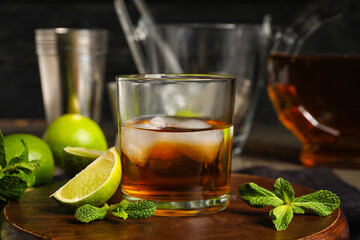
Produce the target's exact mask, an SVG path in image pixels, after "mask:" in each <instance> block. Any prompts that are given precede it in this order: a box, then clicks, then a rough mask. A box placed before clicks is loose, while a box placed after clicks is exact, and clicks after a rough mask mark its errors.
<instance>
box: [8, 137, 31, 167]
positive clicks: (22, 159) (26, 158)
mask: <svg viewBox="0 0 360 240" xmlns="http://www.w3.org/2000/svg"><path fill="white" fill-rule="evenodd" d="M21 143H22V144H23V146H24V151H23V152H22V153H21V155H20V156H19V157H14V158H13V159H11V160H10V161H9V163H8V164H7V166H13V165H16V164H18V163H28V162H29V149H28V147H27V145H26V143H25V142H24V140H22V139H21Z"/></svg>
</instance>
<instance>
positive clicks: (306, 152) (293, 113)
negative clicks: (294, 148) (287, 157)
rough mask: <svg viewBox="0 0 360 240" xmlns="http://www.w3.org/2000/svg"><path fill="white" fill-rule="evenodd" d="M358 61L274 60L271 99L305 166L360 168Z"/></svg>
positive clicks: (331, 58)
mask: <svg viewBox="0 0 360 240" xmlns="http://www.w3.org/2000/svg"><path fill="white" fill-rule="evenodd" d="M359 68H360V56H337V55H298V56H291V55H286V54H272V55H271V56H270V58H269V69H270V72H269V84H268V93H269V96H270V98H271V100H272V102H273V104H274V107H275V109H276V111H277V113H278V116H279V119H280V121H281V122H282V123H283V124H284V126H286V127H287V128H288V129H289V130H290V131H292V132H293V133H294V134H295V135H296V136H297V137H298V138H299V139H300V140H301V141H302V142H303V144H304V145H303V146H304V147H303V151H302V154H301V161H302V163H303V164H305V165H307V166H314V165H325V166H332V167H360V93H359V91H360V74H359V71H360V69H359Z"/></svg>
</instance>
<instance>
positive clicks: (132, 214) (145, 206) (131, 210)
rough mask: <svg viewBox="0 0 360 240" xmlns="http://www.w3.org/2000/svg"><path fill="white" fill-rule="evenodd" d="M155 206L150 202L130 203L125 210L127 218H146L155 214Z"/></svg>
mask: <svg viewBox="0 0 360 240" xmlns="http://www.w3.org/2000/svg"><path fill="white" fill-rule="evenodd" d="M155 210H156V205H155V203H153V202H150V201H146V200H143V201H139V202H130V203H128V206H127V208H126V212H127V214H128V217H129V218H133V219H138V218H147V217H150V216H152V215H153V214H154V213H155Z"/></svg>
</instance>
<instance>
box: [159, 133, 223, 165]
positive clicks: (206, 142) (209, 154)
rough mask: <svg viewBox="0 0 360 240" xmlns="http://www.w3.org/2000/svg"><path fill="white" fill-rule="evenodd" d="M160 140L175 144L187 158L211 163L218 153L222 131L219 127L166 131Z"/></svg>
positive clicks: (221, 140)
mask: <svg viewBox="0 0 360 240" xmlns="http://www.w3.org/2000/svg"><path fill="white" fill-rule="evenodd" d="M161 141H168V142H171V143H173V144H174V145H176V146H177V150H178V151H179V152H181V153H182V154H184V155H185V156H187V157H188V158H191V159H193V160H195V161H198V162H202V163H212V162H214V161H215V159H216V158H217V156H218V154H219V150H220V146H221V144H222V142H223V141H224V133H223V131H222V130H221V129H218V130H209V131H198V132H176V133H167V134H166V136H165V134H164V136H163V137H162V139H161Z"/></svg>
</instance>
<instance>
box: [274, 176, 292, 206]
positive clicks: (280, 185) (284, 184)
mask: <svg viewBox="0 0 360 240" xmlns="http://www.w3.org/2000/svg"><path fill="white" fill-rule="evenodd" d="M273 193H275V195H276V196H277V197H278V198H280V199H281V200H283V201H284V202H285V203H290V202H292V201H293V199H294V195H295V192H294V189H293V188H292V187H291V185H290V183H289V182H288V181H286V180H285V179H283V178H278V179H276V181H275V184H274V188H273Z"/></svg>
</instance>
